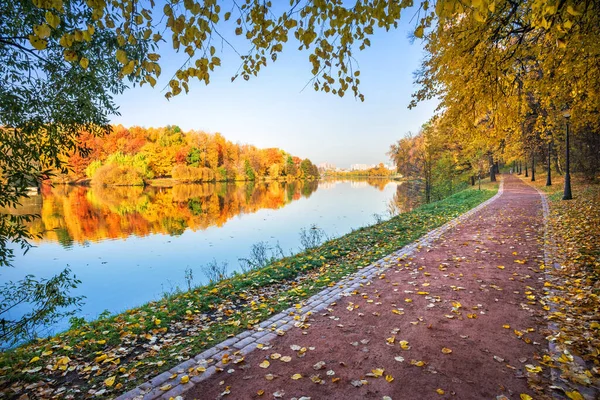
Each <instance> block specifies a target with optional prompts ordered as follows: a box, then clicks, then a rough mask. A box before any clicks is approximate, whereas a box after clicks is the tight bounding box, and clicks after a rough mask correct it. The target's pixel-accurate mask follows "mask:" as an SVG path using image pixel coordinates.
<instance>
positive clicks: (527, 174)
mask: <svg viewBox="0 0 600 400" xmlns="http://www.w3.org/2000/svg"><path fill="white" fill-rule="evenodd" d="M527 177H529V173H528V172H527V161H525V178H527Z"/></svg>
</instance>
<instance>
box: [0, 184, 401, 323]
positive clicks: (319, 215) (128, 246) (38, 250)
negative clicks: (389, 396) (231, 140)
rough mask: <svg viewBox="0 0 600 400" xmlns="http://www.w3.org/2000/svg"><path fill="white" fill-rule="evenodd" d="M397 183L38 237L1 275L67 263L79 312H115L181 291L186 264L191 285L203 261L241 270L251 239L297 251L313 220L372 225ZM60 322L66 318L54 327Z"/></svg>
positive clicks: (330, 189)
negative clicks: (159, 222)
mask: <svg viewBox="0 0 600 400" xmlns="http://www.w3.org/2000/svg"><path fill="white" fill-rule="evenodd" d="M382 183H383V182H382ZM381 186H383V185H381ZM396 186H397V185H396V184H395V183H388V184H387V185H385V187H384V188H383V190H378V189H377V188H375V187H373V186H370V185H367V184H366V182H335V183H332V182H324V183H319V188H318V189H317V190H316V191H315V192H314V193H312V195H311V196H310V197H309V198H305V197H301V198H300V199H299V200H295V201H292V202H291V203H289V204H287V205H286V206H285V207H283V208H280V209H260V210H258V211H256V212H254V213H251V214H239V215H237V216H235V217H233V218H230V219H228V220H227V221H226V222H225V223H224V224H223V225H222V226H221V227H217V226H211V227H208V228H207V229H205V230H197V231H192V230H189V229H188V230H186V231H185V232H183V233H182V234H181V235H179V236H169V235H167V234H149V235H147V236H144V237H138V236H129V237H126V238H123V239H110V240H103V241H99V242H87V243H85V244H79V243H77V242H75V243H74V244H73V245H72V246H70V247H69V248H65V247H64V246H62V245H61V244H59V243H57V242H55V241H52V242H50V241H42V242H41V243H39V244H38V245H37V247H35V248H32V249H31V250H30V251H29V252H28V253H27V254H26V255H25V256H21V255H20V254H21V253H19V252H17V254H19V256H18V257H16V259H15V262H14V266H15V268H6V269H3V270H2V271H1V273H2V275H1V280H2V281H3V282H6V281H8V280H18V279H21V278H23V277H24V276H25V275H27V274H33V275H35V276H36V277H50V276H52V275H54V274H56V273H58V272H59V271H61V270H62V269H63V268H64V267H66V266H67V265H68V266H70V268H71V269H72V271H73V272H74V273H75V275H76V276H77V278H79V279H80V280H81V281H82V283H81V285H80V286H79V288H77V290H76V291H75V294H78V295H85V296H86V300H85V305H84V306H83V310H82V312H81V314H80V316H83V317H85V318H88V319H89V318H94V317H96V316H97V315H98V314H99V313H101V312H102V311H104V310H109V311H111V312H119V311H123V310H124V309H126V308H130V307H133V306H136V305H140V304H142V303H144V302H147V301H150V300H155V299H158V298H160V297H161V294H162V293H163V292H164V291H169V290H172V289H174V288H175V287H177V286H179V287H181V288H182V289H183V288H184V287H185V286H186V283H185V279H184V275H185V269H186V268H191V269H192V270H193V275H194V282H195V283H196V284H198V283H203V282H205V281H206V280H207V279H206V277H205V276H204V274H203V272H202V268H201V267H202V265H204V264H206V263H207V262H209V261H210V260H212V259H213V258H214V259H216V260H217V261H218V262H222V261H226V262H228V266H229V267H228V271H229V272H233V271H235V270H237V269H238V268H239V267H238V258H240V257H247V256H248V255H249V252H250V247H251V245H252V244H254V243H257V242H259V241H267V242H269V243H270V244H272V245H274V244H276V243H277V242H279V244H280V245H281V247H282V248H283V249H284V250H285V252H286V253H289V252H290V251H293V252H297V251H298V247H299V245H300V240H299V232H300V230H301V229H302V228H308V227H310V225H312V224H316V225H318V226H319V227H320V228H322V229H324V231H325V233H326V234H327V235H331V236H335V237H337V236H341V235H343V234H346V233H348V232H350V231H351V230H352V229H353V228H354V229H355V228H359V227H361V226H365V225H369V224H372V223H373V222H374V217H373V214H374V213H378V214H384V213H385V212H386V209H387V204H388V203H389V201H390V200H391V199H392V197H393V195H394V193H395V191H396ZM21 312H22V311H21ZM66 327H67V323H66V321H65V322H63V323H61V324H59V325H58V326H57V327H56V328H57V329H64V328H66Z"/></svg>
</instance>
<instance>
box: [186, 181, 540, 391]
mask: <svg viewBox="0 0 600 400" xmlns="http://www.w3.org/2000/svg"><path fill="white" fill-rule="evenodd" d="M542 236H543V218H542V204H541V199H540V196H539V194H538V193H537V192H536V190H535V189H533V188H532V187H530V186H527V185H526V184H524V183H523V182H521V180H519V179H518V178H516V177H514V176H510V175H509V176H505V177H504V192H503V194H502V195H501V196H499V197H498V198H497V199H496V200H495V201H493V202H491V203H490V204H489V205H487V207H484V208H483V209H482V210H480V211H478V212H476V213H474V214H472V215H471V216H470V217H468V218H467V219H465V220H464V221H462V222H461V223H460V224H458V225H457V226H456V227H455V228H453V229H451V230H449V231H447V232H446V233H445V234H443V235H442V236H441V237H440V238H439V239H438V240H436V241H434V242H433V243H431V244H430V245H427V246H423V247H421V248H420V249H418V250H417V251H416V252H415V253H413V255H412V256H411V257H409V258H407V259H401V258H398V257H392V258H388V259H387V260H386V261H385V263H386V264H387V267H388V268H387V269H385V268H382V269H381V272H379V273H377V274H376V275H375V276H374V277H373V278H372V279H371V280H370V281H369V282H365V283H364V284H362V285H361V286H360V287H358V289H357V290H356V291H354V292H353V294H350V295H346V296H343V297H341V298H340V299H339V300H337V301H336V302H335V303H333V304H331V305H329V306H328V307H327V308H324V309H322V310H321V311H319V312H316V313H313V314H312V315H310V316H309V317H308V318H307V319H306V320H305V321H304V323H301V324H298V325H301V327H294V328H291V329H290V330H288V331H287V332H285V334H283V333H284V332H279V333H280V334H282V335H281V336H275V337H273V336H274V335H272V336H271V337H270V339H271V340H270V344H269V345H265V346H263V348H262V349H256V350H255V351H252V352H250V353H248V354H246V355H245V358H244V359H243V361H241V362H237V363H236V362H234V361H235V360H237V361H239V360H240V359H241V357H242V353H243V352H242V353H239V352H238V353H237V354H236V353H235V350H231V354H229V353H228V354H229V355H228V356H226V359H225V361H226V364H225V365H223V367H222V368H223V370H222V371H218V372H216V373H215V374H214V375H212V376H210V377H209V378H208V379H205V380H203V381H198V383H196V384H195V385H194V386H193V387H192V388H191V389H189V390H188V391H187V392H185V393H183V394H182V396H183V397H184V398H185V399H216V398H220V397H223V398H225V399H227V398H229V399H273V398H283V399H291V398H297V399H300V398H302V397H303V396H306V397H310V398H311V399H313V400H315V399H345V400H348V399H382V398H387V397H385V396H389V398H391V399H393V400H400V399H452V398H454V399H461V400H463V399H478V400H479V399H504V398H508V399H519V398H520V394H522V393H525V394H529V395H530V396H532V398H534V399H540V398H544V396H543V395H542V394H540V393H536V392H535V391H534V390H533V389H532V387H535V386H539V387H548V383H547V381H546V380H547V379H548V372H547V368H546V367H544V366H543V365H540V361H542V356H543V355H544V354H545V353H546V351H547V349H548V343H547V342H546V340H545V339H544V336H545V334H544V333H545V332H544V329H545V325H544V321H543V319H542V318H541V313H542V305H541V304H540V300H541V299H542V295H543V294H542V290H543V279H544V275H543V273H542V272H541V271H540V269H539V265H540V263H541V262H542V261H543V248H542ZM299 314H300V313H299ZM300 315H301V314H300ZM291 318H292V317H290V319H291ZM296 318H299V317H296ZM225 351H227V349H225ZM228 360H230V361H228ZM265 361H268V363H267V362H265ZM538 366H541V368H542V371H541V372H538V371H539V370H538ZM297 374H298V375H297ZM503 396H505V397H503Z"/></svg>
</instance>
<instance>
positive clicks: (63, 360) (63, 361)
mask: <svg viewBox="0 0 600 400" xmlns="http://www.w3.org/2000/svg"><path fill="white" fill-rule="evenodd" d="M70 361H71V359H70V358H69V357H61V358H59V359H58V361H57V362H56V364H58V365H67V364H68V363H69V362H70Z"/></svg>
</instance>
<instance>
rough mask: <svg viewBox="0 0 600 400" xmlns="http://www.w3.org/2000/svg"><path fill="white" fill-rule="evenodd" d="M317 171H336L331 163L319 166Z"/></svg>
mask: <svg viewBox="0 0 600 400" xmlns="http://www.w3.org/2000/svg"><path fill="white" fill-rule="evenodd" d="M319 169H320V170H321V171H335V170H336V168H335V164H331V163H327V162H324V163H321V164H319Z"/></svg>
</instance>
